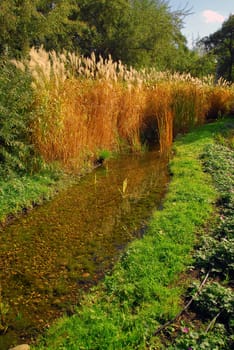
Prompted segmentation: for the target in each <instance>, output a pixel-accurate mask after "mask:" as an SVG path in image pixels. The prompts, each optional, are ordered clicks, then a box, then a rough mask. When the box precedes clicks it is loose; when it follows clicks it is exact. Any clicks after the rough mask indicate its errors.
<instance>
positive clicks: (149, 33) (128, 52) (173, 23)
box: [78, 0, 185, 69]
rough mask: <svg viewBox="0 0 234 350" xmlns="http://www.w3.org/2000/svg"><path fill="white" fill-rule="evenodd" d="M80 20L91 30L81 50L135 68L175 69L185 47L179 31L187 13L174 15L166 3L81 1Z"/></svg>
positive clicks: (155, 0) (161, 0)
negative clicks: (176, 59)
mask: <svg viewBox="0 0 234 350" xmlns="http://www.w3.org/2000/svg"><path fill="white" fill-rule="evenodd" d="M78 4H79V8H80V20H81V21H83V22H85V23H86V24H87V27H88V28H89V30H87V29H86V30H85V31H83V35H82V36H81V38H80V47H81V51H82V52H83V53H85V54H90V53H91V52H92V51H95V52H96V53H97V54H101V55H102V56H103V57H106V56H107V55H108V54H111V55H112V57H113V59H114V60H119V59H120V60H121V61H123V62H124V63H126V64H128V65H132V66H135V67H142V66H156V67H157V68H158V69H165V68H167V69H169V68H171V67H172V66H174V62H175V56H177V58H178V54H177V53H178V51H179V50H178V49H179V48H180V47H181V46H183V45H185V38H184V37H183V36H182V34H181V32H180V29H181V24H182V16H183V14H184V12H183V13H182V12H181V11H180V12H179V11H177V12H171V11H170V7H169V5H168V2H167V1H165V0H79V1H78Z"/></svg>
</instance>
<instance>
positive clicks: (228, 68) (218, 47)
mask: <svg viewBox="0 0 234 350" xmlns="http://www.w3.org/2000/svg"><path fill="white" fill-rule="evenodd" d="M201 43H202V44H203V45H204V47H205V49H206V50H207V52H208V53H213V54H214V55H215V57H216V59H217V68H216V72H217V77H218V78H219V77H224V78H225V79H227V80H228V81H230V82H233V81H234V15H230V16H229V18H228V19H227V20H226V21H225V22H224V23H223V25H222V27H221V29H219V30H217V31H216V32H215V33H213V34H211V35H210V36H208V37H205V38H203V39H201Z"/></svg>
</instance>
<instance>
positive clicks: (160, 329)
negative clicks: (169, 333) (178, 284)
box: [154, 270, 218, 335]
mask: <svg viewBox="0 0 234 350" xmlns="http://www.w3.org/2000/svg"><path fill="white" fill-rule="evenodd" d="M209 274H210V270H209V271H208V272H207V274H206V276H205V278H204V280H203V281H202V282H201V284H200V286H199V288H198V290H197V291H196V293H195V294H194V295H193V296H192V298H191V299H190V300H189V301H188V303H187V304H186V305H185V307H184V308H183V309H182V310H181V311H180V312H179V313H178V314H177V315H176V316H175V317H174V318H173V319H172V320H170V321H167V322H166V323H164V325H162V326H161V327H159V328H158V329H157V330H156V331H155V332H154V335H157V334H158V333H160V332H161V331H162V330H163V329H164V328H166V327H167V326H169V325H170V324H172V323H173V322H175V321H176V320H177V319H178V318H179V317H180V316H181V315H182V314H183V313H184V312H185V310H187V309H188V308H189V306H190V304H191V303H192V301H193V300H194V298H195V297H196V296H197V295H199V294H200V292H201V290H202V288H203V286H204V285H205V283H206V281H207V279H208V277H209ZM217 317H218V316H217Z"/></svg>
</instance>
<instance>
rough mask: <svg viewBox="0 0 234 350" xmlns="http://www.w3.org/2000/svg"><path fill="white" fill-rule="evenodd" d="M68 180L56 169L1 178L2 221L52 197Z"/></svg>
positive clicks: (0, 218)
mask: <svg viewBox="0 0 234 350" xmlns="http://www.w3.org/2000/svg"><path fill="white" fill-rule="evenodd" d="M67 182H68V180H67V179H65V177H64V176H63V175H62V173H60V174H59V173H58V172H57V171H54V170H47V171H43V172H40V173H38V174H34V175H26V174H25V175H22V176H19V175H17V174H16V173H15V174H13V175H12V176H9V177H8V178H7V179H5V181H4V179H0V223H4V222H6V221H7V220H8V218H10V217H15V216H17V215H18V214H21V213H22V211H24V210H28V209H30V208H32V207H33V206H35V205H37V204H41V203H43V201H45V200H48V199H50V198H51V197H53V196H54V195H55V193H56V192H57V190H58V189H60V190H61V189H62V188H63V187H64V186H65V184H66V183H67Z"/></svg>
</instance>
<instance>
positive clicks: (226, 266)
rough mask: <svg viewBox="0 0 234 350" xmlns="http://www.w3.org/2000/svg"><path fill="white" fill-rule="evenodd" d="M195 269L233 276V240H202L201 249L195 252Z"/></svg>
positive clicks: (205, 238) (206, 238) (208, 238)
mask: <svg viewBox="0 0 234 350" xmlns="http://www.w3.org/2000/svg"><path fill="white" fill-rule="evenodd" d="M195 265H196V267H198V268H200V269H205V271H208V270H210V271H211V272H213V273H215V274H216V275H217V274H220V275H222V276H225V275H229V276H230V279H232V277H233V274H234V239H226V238H223V239H221V240H220V241H219V240H217V239H215V238H212V237H204V238H203V239H202V245H201V248H200V249H199V250H198V251H197V252H196V262H195Z"/></svg>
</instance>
